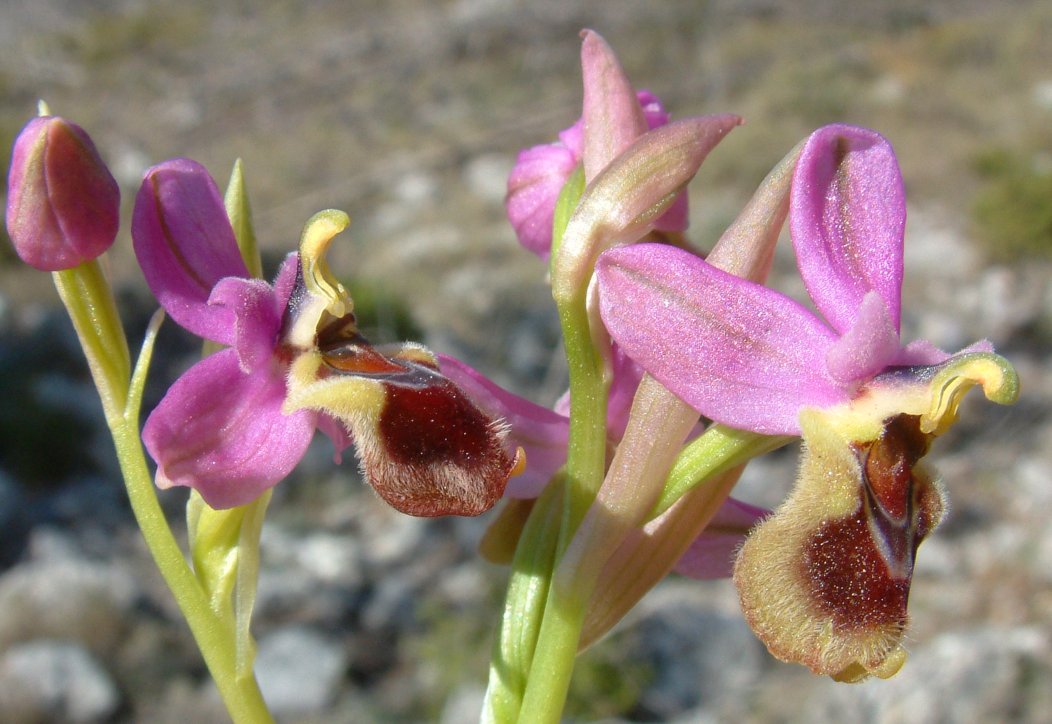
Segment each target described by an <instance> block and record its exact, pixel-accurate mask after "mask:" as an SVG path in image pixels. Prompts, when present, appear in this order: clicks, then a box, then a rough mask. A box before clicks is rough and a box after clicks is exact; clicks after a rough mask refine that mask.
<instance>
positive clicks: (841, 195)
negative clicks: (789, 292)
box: [789, 125, 906, 333]
mask: <svg viewBox="0 0 1052 724" xmlns="http://www.w3.org/2000/svg"><path fill="white" fill-rule="evenodd" d="M905 225H906V199H905V192H904V190H903V185H902V175H901V173H900V172H899V165H898V162H897V161H896V159H895V152H894V151H893V150H892V148H891V145H890V144H889V143H888V142H887V141H886V140H885V139H884V137H883V136H881V135H879V134H877V133H875V132H874V131H869V130H866V129H864V128H856V127H854V126H844V125H833V126H826V127H824V128H821V129H819V130H817V131H815V132H814V133H813V134H812V135H811V137H810V138H809V139H808V140H807V142H806V144H805V145H804V148H803V150H802V151H801V152H800V160H799V162H798V163H797V166H796V172H795V174H794V176H793V189H792V195H791V201H790V211H789V228H790V231H791V233H792V237H793V244H794V246H795V248H796V258H797V263H798V265H799V266H800V274H801V276H802V277H803V279H804V283H805V284H806V285H807V290H808V292H809V293H810V294H811V298H812V299H813V300H814V302H815V305H816V306H817V307H818V309H819V311H820V312H821V313H822V314H823V315H825V317H826V319H827V320H829V323H830V324H831V325H832V326H833V328H834V329H835V330H837V331H838V332H841V333H843V332H846V331H847V330H848V329H850V328H851V327H853V326H854V324H855V320H856V318H857V317H858V314H859V308H860V307H861V305H862V298H863V297H865V296H866V293H867V292H869V291H875V292H877V293H878V294H879V295H880V296H881V298H882V299H883V300H884V303H885V304H886V305H887V309H888V312H889V313H890V315H891V320H892V323H893V324H894V327H895V331H896V332H898V330H899V315H900V308H899V305H900V297H901V293H902V241H903V233H904V229H905Z"/></svg>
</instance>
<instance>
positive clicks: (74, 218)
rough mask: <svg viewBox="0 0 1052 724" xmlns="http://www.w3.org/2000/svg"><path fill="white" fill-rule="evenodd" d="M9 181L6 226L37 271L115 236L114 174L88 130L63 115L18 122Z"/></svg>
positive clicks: (83, 256)
mask: <svg viewBox="0 0 1052 724" xmlns="http://www.w3.org/2000/svg"><path fill="white" fill-rule="evenodd" d="M7 188H8V198H7V233H8V234H10V236H11V241H13V242H14V245H15V251H16V252H18V256H19V257H21V259H22V261H24V262H26V263H27V264H29V265H30V266H33V267H36V268H37V269H40V270H41V271H61V270H63V269H72V268H73V267H76V266H78V265H80V264H82V263H84V262H86V261H90V260H92V259H94V258H96V257H98V256H99V255H100V254H102V253H103V252H104V251H106V250H107V249H109V248H110V246H111V245H112V244H113V240H114V239H115V238H116V236H117V227H118V224H119V215H120V189H119V188H118V186H117V182H116V180H114V178H113V175H112V174H110V171H109V169H108V168H106V164H105V163H104V162H103V160H102V158H101V157H100V156H99V153H98V151H97V150H96V149H95V144H94V143H92V142H91V138H89V137H88V134H87V133H85V132H84V131H83V130H82V129H81V128H80V127H79V126H77V125H75V124H73V123H70V122H69V121H67V120H65V119H63V118H59V117H57V116H41V117H38V118H34V119H33V120H32V121H30V122H29V123H27V124H26V127H25V128H23V129H22V132H21V133H20V134H18V138H17V139H15V145H14V149H13V151H12V154H11V171H10V173H9V175H8V178H7Z"/></svg>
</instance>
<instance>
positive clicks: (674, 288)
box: [596, 244, 850, 435]
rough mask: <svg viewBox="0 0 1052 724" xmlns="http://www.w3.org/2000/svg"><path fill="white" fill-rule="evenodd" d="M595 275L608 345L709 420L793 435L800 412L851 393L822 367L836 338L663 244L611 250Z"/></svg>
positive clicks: (785, 301)
mask: <svg viewBox="0 0 1052 724" xmlns="http://www.w3.org/2000/svg"><path fill="white" fill-rule="evenodd" d="M596 273H597V275H598V278H599V292H600V294H599V309H600V314H601V315H602V318H603V322H604V324H605V325H606V327H607V329H608V330H609V332H610V335H611V336H612V337H613V339H614V340H615V341H616V342H617V343H618V344H619V345H621V347H622V348H623V349H624V351H625V353H626V354H628V355H629V356H630V357H632V358H633V359H634V360H635V361H636V362H638V363H639V364H640V365H641V366H642V367H643V369H645V370H646V371H647V372H649V373H650V374H652V375H654V377H656V378H657V379H658V380H659V381H660V382H662V383H663V384H664V385H665V386H667V387H668V388H669V389H670V390H672V391H673V392H675V393H676V394H677V395H678V396H679V397H680V398H682V399H683V401H684V402H686V403H688V404H690V405H692V406H693V407H694V408H695V409H697V410H698V411H699V412H701V414H703V415H705V416H706V417H709V418H711V419H713V420H716V421H718V422H722V423H724V424H726V425H729V426H731V427H735V428H740V429H745V430H752V431H754V432H759V433H763V434H767V435H796V434H799V426H798V423H797V415H798V413H799V410H800V408H801V407H802V406H805V405H808V406H819V407H825V406H829V405H832V404H836V403H838V402H842V401H844V400H845V399H847V397H848V394H849V392H850V390H848V389H845V388H844V387H842V386H840V385H838V384H837V383H836V382H835V381H834V380H832V379H831V378H830V377H829V375H828V374H827V372H826V367H825V355H826V352H827V351H828V350H829V348H830V347H832V346H833V343H834V342H835V341H836V335H835V334H834V333H833V332H832V331H831V330H830V329H829V328H827V327H826V326H825V325H823V324H822V323H821V321H819V320H818V319H817V318H816V317H815V316H814V315H813V314H811V312H809V311H808V310H807V309H805V308H804V307H803V306H801V305H800V304H797V303H796V302H794V301H793V300H791V299H789V298H788V297H785V296H783V295H781V294H779V293H778V292H775V291H773V290H770V289H767V288H766V287H763V286H760V285H758V284H754V283H752V282H748V281H745V280H743V279H739V278H738V277H735V276H732V275H730V274H726V273H725V272H722V271H720V270H719V269H716V268H715V267H713V266H711V265H710V264H707V263H705V262H704V261H703V260H701V259H699V258H698V257H696V256H694V255H693V254H691V253H689V252H686V251H683V250H682V249H677V248H675V247H670V246H667V245H663V244H634V245H631V246H625V247H620V248H616V249H612V250H610V251H607V252H605V253H604V254H603V255H602V256H600V258H599V262H598V264H597V265H596Z"/></svg>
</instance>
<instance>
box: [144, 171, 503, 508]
mask: <svg viewBox="0 0 1052 724" xmlns="http://www.w3.org/2000/svg"><path fill="white" fill-rule="evenodd" d="M347 223H348V219H347V217H346V214H343V213H342V212H336V211H328V212H321V213H319V214H317V215H316V216H315V217H314V218H313V219H312V220H311V221H310V222H308V224H307V227H306V229H305V230H304V234H303V239H302V241H301V244H300V251H299V253H298V254H295V253H294V254H290V255H289V256H288V257H287V258H286V259H285V262H284V263H283V264H282V266H281V270H280V271H279V273H278V276H277V279H276V280H275V282H274V284H273V286H271V285H269V284H267V283H265V282H263V281H261V280H258V279H250V278H248V276H249V275H248V271H247V269H246V267H245V264H244V262H243V261H242V259H241V256H240V253H239V251H238V247H237V243H236V240H235V238H234V233H233V230H232V228H231V225H230V222H229V220H228V218H227V216H226V212H225V210H224V207H223V202H222V200H221V199H220V196H219V191H218V189H217V188H216V185H215V182H214V181H213V180H212V178H211V177H210V176H209V175H208V172H207V171H206V170H205V169H204V168H203V167H202V166H200V164H197V163H195V162H193V161H189V160H186V159H176V160H173V161H167V162H165V163H162V164H160V165H158V166H155V167H153V168H152V169H150V170H149V171H148V172H147V173H146V177H145V179H144V181H143V185H142V188H141V190H140V192H139V195H138V197H137V198H136V204H135V213H134V217H133V221H132V237H133V240H134V245H135V253H136V256H137V257H138V260H139V264H140V266H141V267H142V269H143V273H144V275H145V277H146V281H147V283H148V284H149V286H150V288H151V290H152V291H153V292H154V295H155V296H156V297H157V299H158V301H159V302H160V303H161V306H163V307H164V309H165V310H166V311H167V312H168V314H170V315H171V316H172V318H173V319H174V320H175V321H176V322H177V323H178V324H179V325H180V326H182V327H184V328H185V329H187V330H189V331H191V332H193V333H194V334H197V335H198V336H200V337H203V338H204V339H208V340H211V341H213V342H217V343H219V344H222V345H227V346H228V347H227V348H226V349H223V350H221V351H219V352H216V353H215V354H212V355H210V356H208V357H206V358H205V359H203V360H202V361H200V362H198V363H197V364H195V365H194V366H193V367H191V368H190V369H189V370H187V371H186V372H185V373H184V374H183V375H182V377H180V378H179V379H178V380H176V382H175V384H173V385H172V387H171V388H170V389H169V391H168V393H167V394H166V395H165V397H164V399H162V400H161V402H160V404H159V405H158V406H157V408H156V409H155V410H154V411H153V413H152V414H151V415H150V416H149V418H148V419H147V421H146V425H145V427H144V429H143V441H144V443H145V445H146V448H147V450H148V451H149V453H150V455H151V456H152V457H153V458H154V460H155V461H157V465H158V468H157V478H156V482H157V485H158V486H160V487H162V488H167V487H170V486H173V485H181V486H188V487H191V488H194V489H195V490H197V491H198V492H199V493H200V494H201V496H202V497H203V498H204V500H205V502H207V503H208V504H209V505H210V506H212V507H214V508H229V507H233V506H238V505H244V504H246V503H248V502H250V501H252V500H253V499H255V498H256V497H257V496H258V495H260V493H262V492H263V491H264V490H266V489H268V488H270V487H272V486H273V485H275V484H276V483H278V482H279V481H280V480H281V479H282V478H284V477H285V476H287V475H288V474H289V473H290V472H291V471H292V469H293V468H294V467H295V465H296V464H297V463H298V462H299V460H300V459H301V458H302V457H303V454H304V452H305V451H306V449H307V445H308V444H309V442H310V440H311V438H312V436H313V434H314V430H315V429H316V428H319V429H321V430H323V431H324V432H325V433H327V434H328V435H329V437H330V438H332V440H333V443H334V445H335V446H336V451H337V457H339V453H340V451H342V450H343V448H344V447H346V446H347V445H348V444H349V443H350V441H351V440H352V439H353V441H354V443H355V446H356V449H357V452H358V456H359V458H360V459H361V463H362V471H363V473H364V475H365V477H366V479H367V480H368V481H369V482H370V483H371V484H372V486H373V488H374V489H375V490H376V491H377V492H378V493H379V494H380V495H381V497H383V498H384V499H385V500H386V501H387V502H389V503H390V504H391V505H392V506H394V507H395V508H397V509H398V510H401V511H402V512H405V513H409V514H411V515H420V516H435V515H477V514H479V513H481V512H483V511H485V510H488V509H489V508H490V507H491V506H492V505H494V504H495V503H496V502H497V501H498V500H499V499H500V497H501V495H502V494H503V492H504V488H505V486H506V484H507V481H508V477H509V475H511V474H512V472H513V470H514V468H515V467H516V458H515V456H514V455H512V454H510V452H509V451H508V450H507V448H506V447H505V444H504V439H505V436H506V426H505V425H503V423H501V422H498V421H496V420H494V419H492V418H489V417H487V416H486V415H484V414H483V413H482V412H481V411H479V409H478V408H477V407H476V406H475V405H474V404H473V403H472V402H471V401H470V400H469V398H468V397H467V396H466V395H465V394H464V393H463V392H461V391H460V390H459V389H458V388H457V387H456V386H455V385H454V384H453V383H452V382H450V381H449V380H448V379H446V378H445V377H443V376H442V375H441V374H440V373H439V371H438V363H437V360H436V359H435V357H434V355H432V354H431V353H430V352H429V351H428V350H426V349H424V348H423V347H421V346H419V345H414V344H406V345H402V346H400V347H398V348H396V349H393V350H389V351H382V350H378V349H376V348H374V347H372V346H371V345H370V344H369V343H368V342H367V341H366V340H365V339H364V338H363V337H362V336H361V335H360V334H359V333H358V331H357V327H356V324H355V318H354V314H353V302H352V300H351V298H350V296H348V295H347V292H346V290H345V289H344V288H343V286H342V285H341V284H340V283H339V282H338V281H336V280H335V279H334V278H332V276H331V275H330V274H329V271H328V266H327V264H326V263H325V252H326V250H327V248H328V245H329V243H330V242H331V240H332V238H333V237H334V236H335V235H336V234H337V233H339V232H340V231H342V230H343V228H345V227H346V225H347Z"/></svg>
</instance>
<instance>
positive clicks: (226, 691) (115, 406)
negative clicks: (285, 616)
mask: <svg viewBox="0 0 1052 724" xmlns="http://www.w3.org/2000/svg"><path fill="white" fill-rule="evenodd" d="M53 278H54V281H55V287H56V288H57V290H58V293H59V297H60V298H61V299H62V302H63V304H64V305H65V307H66V310H67V311H68V312H69V315H70V319H71V320H72V321H73V326H74V329H75V330H76V332H77V336H78V338H79V339H80V343H81V347H82V349H83V350H84V355H85V357H86V358H87V361H88V367H89V369H90V370H91V375H92V378H93V380H94V381H95V386H96V388H97V390H98V392H99V397H100V398H101V400H102V406H103V410H104V412H105V415H106V424H107V425H108V426H109V428H110V434H111V435H112V437H113V444H114V447H115V448H116V452H117V461H118V463H119V464H120V469H121V473H122V476H123V478H124V483H125V487H126V488H127V490H128V499H129V501H130V503H131V507H132V512H133V513H134V515H135V520H136V522H137V523H138V525H139V528H140V530H141V531H142V535H143V538H144V539H145V541H146V546H147V548H148V549H149V551H150V555H151V556H152V557H153V559H154V563H155V564H156V565H157V568H158V570H159V571H160V572H161V575H162V576H163V577H164V580H165V582H166V583H167V584H168V587H169V589H171V591H172V595H173V596H174V597H175V600H176V603H178V605H179V609H180V610H181V611H182V613H183V616H184V617H185V618H186V621H187V624H189V626H190V631H191V632H192V633H193V636H194V639H195V640H196V641H197V645H198V647H199V648H200V650H201V654H202V655H203V657H204V659H205V664H206V665H207V666H208V669H209V671H210V672H211V674H212V677H213V678H214V679H215V682H216V686H217V687H218V688H219V693H220V695H221V696H222V698H223V702H224V704H225V705H226V707H227V711H228V712H229V713H230V716H231V718H232V719H233V720H234V721H235V722H246V724H248V723H252V724H255V723H256V722H269V721H272V719H271V716H270V713H269V712H268V710H267V707H266V704H265V703H264V701H263V697H262V695H261V693H260V691H259V687H258V685H257V684H256V680H255V677H254V676H251V675H249V676H247V677H246V676H241V677H239V676H238V675H237V662H236V656H235V632H234V629H233V626H232V625H231V624H230V622H224V621H221V620H220V619H218V618H217V617H216V616H215V615H214V613H213V612H212V609H211V607H210V605H209V600H208V596H207V594H206V593H205V591H204V589H202V588H201V586H200V584H199V583H198V581H197V578H196V577H195V576H194V574H193V572H192V571H191V570H190V567H189V565H187V562H186V559H185V558H184V556H183V552H182V550H181V549H180V548H179V544H178V543H177V542H176V540H175V536H173V535H172V531H171V528H169V526H168V521H167V520H166V519H165V516H164V511H162V510H161V505H160V503H159V502H158V500H157V492H156V490H155V488H154V485H153V479H152V477H151V475H150V471H149V469H148V468H147V465H146V456H145V452H144V450H143V446H142V440H141V438H140V437H139V424H138V419H139V409H140V405H141V401H142V390H143V387H144V383H145V378H146V371H147V368H148V367H149V362H150V357H151V355H152V353H153V344H154V341H155V339H156V336H157V330H158V329H159V327H160V323H161V319H162V318H163V317H162V316H161V315H159V314H158V315H155V317H154V319H153V320H152V321H151V323H150V326H149V328H148V329H147V333H146V338H145V339H144V340H143V348H142V352H141V354H140V355H139V360H138V362H137V365H136V369H135V371H134V374H130V370H129V366H130V361H129V359H130V355H129V353H128V343H127V339H126V337H125V336H124V330H123V329H122V327H121V323H120V317H119V316H118V314H117V307H116V304H115V302H114V299H113V292H112V289H111V288H110V286H109V284H108V283H107V281H106V279H105V276H104V275H103V273H102V270H101V267H100V265H99V262H98V261H97V260H92V261H89V262H86V263H84V264H81V265H80V266H78V267H75V268H73V269H69V270H65V271H60V272H55V273H54V275H53Z"/></svg>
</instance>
